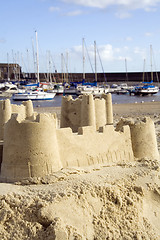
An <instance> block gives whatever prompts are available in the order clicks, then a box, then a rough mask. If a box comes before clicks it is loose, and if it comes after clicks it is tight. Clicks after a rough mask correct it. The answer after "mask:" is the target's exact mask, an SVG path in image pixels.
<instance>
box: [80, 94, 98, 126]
mask: <svg viewBox="0 0 160 240" xmlns="http://www.w3.org/2000/svg"><path fill="white" fill-rule="evenodd" d="M80 126H81V127H82V126H94V127H95V105H94V99H93V95H92V94H90V95H85V94H84V95H83V96H82V103H81V125H80Z"/></svg>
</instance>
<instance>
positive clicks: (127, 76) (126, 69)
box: [125, 58, 128, 83]
mask: <svg viewBox="0 0 160 240" xmlns="http://www.w3.org/2000/svg"><path fill="white" fill-rule="evenodd" d="M125 68H126V79H127V83H128V71H127V59H126V58H125Z"/></svg>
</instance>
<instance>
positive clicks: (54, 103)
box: [11, 92, 160, 107]
mask: <svg viewBox="0 0 160 240" xmlns="http://www.w3.org/2000/svg"><path fill="white" fill-rule="evenodd" d="M61 99H62V96H55V97H54V99H53V100H49V101H33V106H34V107H60V106H61ZM112 101H113V103H117V104H118V103H134V102H142V101H144V102H152V101H155V102H160V92H158V93H157V94H155V95H152V96H143V97H141V96H130V95H129V94H124V95H123V94H122V95H118V94H112ZM11 103H12V104H18V105H19V104H21V103H22V102H21V101H13V100H12V99H11Z"/></svg>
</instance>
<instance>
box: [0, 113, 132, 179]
mask: <svg viewBox="0 0 160 240" xmlns="http://www.w3.org/2000/svg"><path fill="white" fill-rule="evenodd" d="M4 138H5V142H4V148H3V161H2V165H1V179H2V180H3V181H7V182H12V181H18V180H21V179H27V178H30V177H43V176H46V175H49V174H51V173H53V172H56V171H58V170H60V169H61V168H65V167H77V166H78V167H82V166H90V165H93V164H99V163H101V164H107V163H111V162H112V163H117V162H129V161H133V159H134V156H133V151H132V143H131V137H130V130H129V127H128V126H124V128H123V131H121V132H116V131H115V130H114V127H113V126H112V125H107V126H104V127H101V128H100V129H99V131H96V130H95V128H94V127H92V126H87V127H80V128H79V131H78V133H73V132H72V130H71V128H62V129H56V119H55V118H54V116H53V115H51V114H50V115H47V114H38V115H37V116H36V118H35V120H33V119H32V120H22V121H20V120H18V116H17V114H12V117H11V119H10V120H9V121H8V122H7V123H6V125H5V131H4Z"/></svg>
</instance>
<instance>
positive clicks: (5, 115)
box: [0, 99, 12, 140]
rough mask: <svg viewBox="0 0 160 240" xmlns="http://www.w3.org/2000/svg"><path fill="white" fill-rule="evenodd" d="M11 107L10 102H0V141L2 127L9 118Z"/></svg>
mask: <svg viewBox="0 0 160 240" xmlns="http://www.w3.org/2000/svg"><path fill="white" fill-rule="evenodd" d="M11 114H12V106H11V103H10V100H9V99H7V100H1V101H0V140H3V135H4V125H5V123H6V122H7V121H8V120H9V119H10V118H11Z"/></svg>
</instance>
